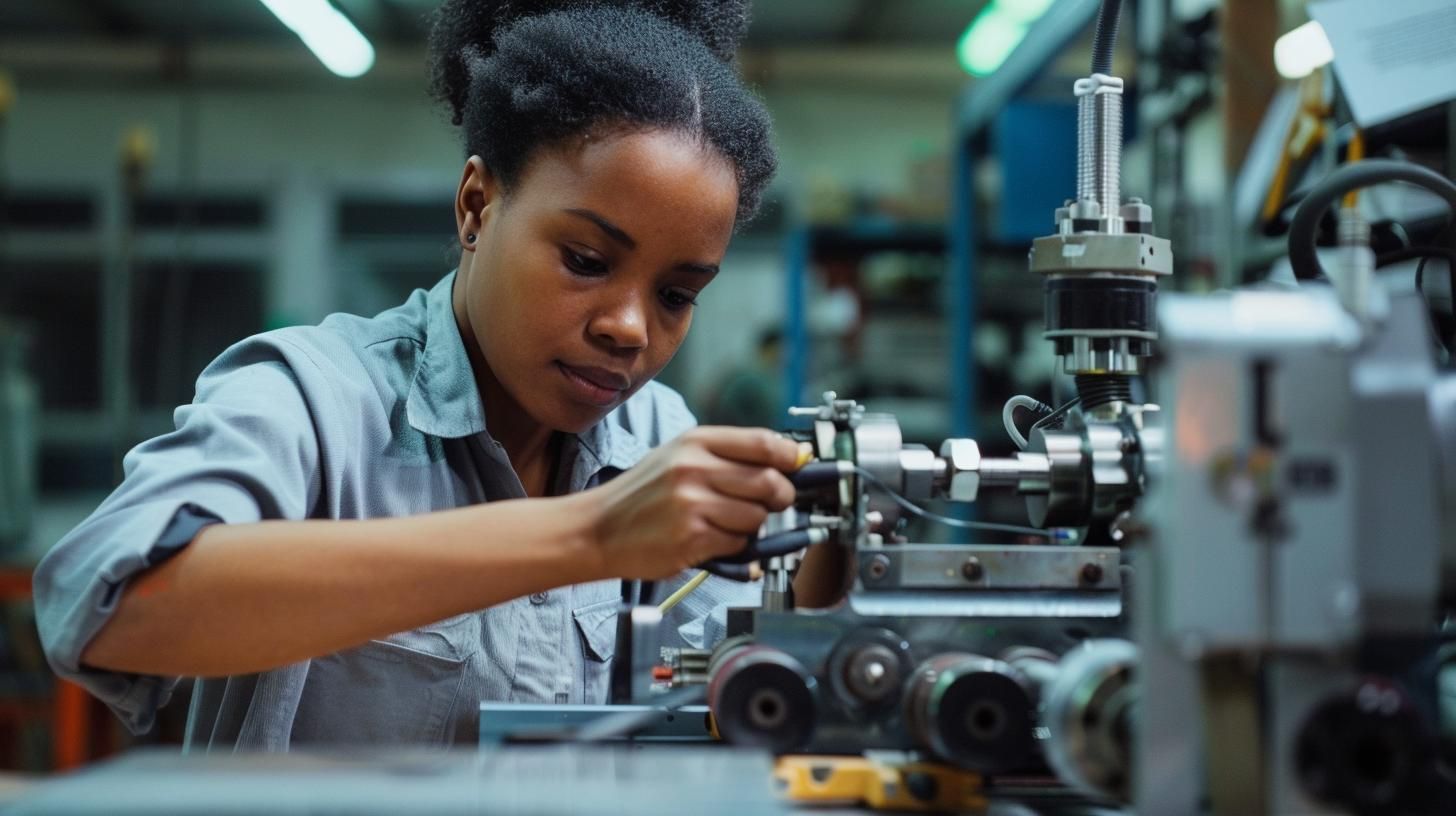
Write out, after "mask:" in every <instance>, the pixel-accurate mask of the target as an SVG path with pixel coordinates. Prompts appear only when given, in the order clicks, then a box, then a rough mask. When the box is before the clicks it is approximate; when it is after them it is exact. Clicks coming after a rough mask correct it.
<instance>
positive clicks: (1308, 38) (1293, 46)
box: [1274, 20, 1335, 79]
mask: <svg viewBox="0 0 1456 816" xmlns="http://www.w3.org/2000/svg"><path fill="white" fill-rule="evenodd" d="M1334 58H1335V50H1334V49H1333V48H1331V47H1330V38H1329V37H1326V36H1325V30H1324V28H1323V27H1322V26H1321V25H1320V24H1319V23H1316V22H1315V21H1313V20H1310V21H1309V22H1307V23H1305V24H1304V25H1302V26H1300V27H1299V28H1296V29H1294V30H1293V31H1291V32H1289V33H1288V34H1285V35H1284V36H1283V37H1280V38H1279V39H1278V40H1276V41H1275V42H1274V68H1275V69H1276V70H1278V71H1279V75H1280V76H1282V77H1284V78H1285V79H1302V78H1304V77H1307V76H1309V75H1310V74H1311V73H1313V72H1314V69H1316V68H1319V67H1320V66H1322V65H1328V64H1329V62H1330V60H1333V59H1334Z"/></svg>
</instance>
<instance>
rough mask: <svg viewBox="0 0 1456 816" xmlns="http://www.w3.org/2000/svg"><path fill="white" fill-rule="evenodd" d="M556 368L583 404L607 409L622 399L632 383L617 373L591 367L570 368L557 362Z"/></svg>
mask: <svg viewBox="0 0 1456 816" xmlns="http://www.w3.org/2000/svg"><path fill="white" fill-rule="evenodd" d="M556 367H557V368H559V369H561V373H562V375H563V376H565V377H566V381H567V383H569V384H570V385H571V386H572V390H573V391H575V392H576V394H577V395H578V396H579V397H580V398H581V400H582V401H583V402H587V403H590V404H592V405H598V406H602V407H606V406H608V405H611V404H612V403H614V402H616V401H617V400H618V399H620V398H621V396H622V393H623V392H625V391H626V390H627V388H628V387H629V386H630V385H631V381H630V380H628V379H627V378H626V377H624V376H623V375H621V374H618V373H617V372H615V371H608V370H606V369H602V368H593V367H591V366H570V365H567V364H566V363H562V362H557V363H556Z"/></svg>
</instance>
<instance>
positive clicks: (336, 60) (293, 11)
mask: <svg viewBox="0 0 1456 816" xmlns="http://www.w3.org/2000/svg"><path fill="white" fill-rule="evenodd" d="M260 2H262V4H263V5H265V6H267V7H268V10H269V11H271V12H273V14H274V16H276V17H277V18H278V19H279V20H282V21H283V24H284V25H286V26H288V27H289V28H291V29H293V33H295V34H297V35H298V38H299V39H301V40H303V44H304V45H306V46H308V50H310V51H312V52H313V55H314V56H316V57H318V58H319V62H322V63H323V64H324V67H325V68H328V69H329V70H330V71H333V72H334V73H336V74H338V75H339V76H341V77H356V76H360V75H361V74H363V73H364V72H366V71H368V70H369V69H370V68H371V67H373V65H374V46H372V45H370V44H369V40H368V38H366V37H365V36H364V35H363V34H362V33H360V32H359V29H357V28H355V27H354V24H353V23H351V22H349V18H348V17H345V16H344V15H343V14H342V13H340V12H339V10H338V9H336V8H334V7H333V5H332V4H331V3H329V2H328V0H260Z"/></svg>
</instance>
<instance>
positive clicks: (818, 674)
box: [634, 4, 1456, 814]
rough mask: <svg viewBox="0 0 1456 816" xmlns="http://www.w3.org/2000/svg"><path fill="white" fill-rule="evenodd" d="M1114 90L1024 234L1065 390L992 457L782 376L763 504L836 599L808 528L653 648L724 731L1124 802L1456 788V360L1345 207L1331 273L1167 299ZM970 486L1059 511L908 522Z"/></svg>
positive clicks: (1319, 798)
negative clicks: (1067, 396) (1296, 284)
mask: <svg viewBox="0 0 1456 816" xmlns="http://www.w3.org/2000/svg"><path fill="white" fill-rule="evenodd" d="M1114 5H1115V4H1114ZM1101 37H1102V32H1101V31H1099V39H1101ZM1109 47H1110V46H1109ZM1099 53H1100V51H1099ZM1121 91H1122V83H1121V81H1120V80H1118V79H1117V78H1115V77H1111V76H1108V75H1106V73H1104V72H1094V73H1093V75H1092V76H1089V77H1088V78H1086V79H1083V80H1080V81H1078V82H1077V84H1076V87H1075V92H1076V94H1077V96H1078V98H1079V104H1080V116H1081V128H1080V133H1079V145H1080V150H1079V156H1078V168H1079V169H1078V190H1077V198H1076V199H1075V200H1071V201H1068V202H1067V204H1066V205H1065V206H1064V207H1062V208H1060V209H1058V210H1057V212H1056V217H1055V223H1056V227H1057V231H1056V233H1055V234H1053V235H1050V236H1047V237H1044V238H1040V239H1038V240H1036V241H1035V243H1034V245H1033V248H1032V251H1031V260H1030V267H1031V271H1032V272H1033V273H1036V274H1039V275H1042V276H1043V277H1044V279H1045V290H1044V291H1045V305H1046V333H1045V336H1046V338H1047V339H1048V340H1050V341H1051V343H1052V345H1053V350H1054V353H1055V354H1056V355H1057V357H1058V359H1059V361H1060V364H1061V369H1062V371H1063V372H1065V373H1066V374H1070V375H1072V376H1074V377H1075V382H1076V388H1077V396H1076V398H1075V399H1072V400H1070V401H1069V402H1067V403H1066V404H1065V405H1063V406H1061V407H1059V408H1057V409H1055V410H1052V409H1051V408H1049V407H1047V406H1042V405H1040V404H1039V403H1037V402H1036V401H1035V400H1030V399H1029V398H1024V397H1017V398H1014V399H1013V401H1012V403H1011V404H1008V411H1007V415H1008V429H1009V430H1011V431H1012V435H1013V438H1014V439H1015V440H1016V441H1017V443H1018V445H1020V446H1021V447H1022V448H1023V449H1022V450H1021V451H1020V452H1019V453H1017V454H1016V455H1015V456H1014V457H1008V458H991V457H985V456H982V455H981V453H980V448H979V446H978V445H977V442H976V441H975V440H974V439H949V440H946V441H945V442H944V443H943V444H942V445H941V446H940V448H939V450H938V451H932V450H929V449H926V448H923V447H918V446H914V445H904V444H902V442H901V437H900V432H899V426H898V425H897V423H896V422H895V420H894V418H893V417H891V416H886V415H877V414H872V413H868V412H866V411H865V410H864V408H863V407H862V406H859V405H856V404H855V403H853V402H850V401H846V400H840V399H837V398H836V397H835V396H834V395H833V394H828V395H826V396H825V399H824V402H823V404H821V405H819V406H814V407H808V408H802V409H796V410H795V412H794V413H796V414H797V415H799V416H801V417H803V418H805V419H807V420H808V421H809V424H810V428H809V429H808V430H807V431H806V432H805V433H804V436H805V437H806V438H807V439H808V440H809V441H811V442H812V443H813V444H814V447H815V450H816V454H817V456H816V461H815V462H814V463H813V464H811V465H809V466H808V467H807V468H806V469H805V472H804V473H803V474H802V475H801V477H800V479H799V484H800V491H799V502H798V505H797V506H796V507H795V508H794V509H793V510H790V511H788V512H787V513H786V514H784V515H783V516H782V517H781V518H776V519H774V520H773V522H772V524H771V529H767V530H765V533H772V532H777V531H782V530H793V529H805V528H813V529H815V530H820V531H822V536H821V537H823V538H827V539H828V543H827V544H825V545H821V546H831V547H836V548H839V550H840V551H841V552H842V553H843V555H844V558H845V560H846V563H847V565H848V567H847V569H846V573H845V591H844V597H843V599H842V602H841V603H839V604H838V605H836V606H833V607H832V608H829V609H824V610H802V609H796V608H794V604H793V599H792V592H791V590H790V586H791V584H790V578H791V575H792V574H793V571H794V569H795V566H796V564H797V562H798V558H799V556H797V555H785V556H776V557H773V558H770V559H765V560H764V561H763V564H764V567H765V569H766V570H767V577H766V579H765V584H764V586H765V591H764V605H763V607H762V608H761V609H754V610H739V611H737V612H736V613H735V616H734V617H733V618H731V619H730V635H732V636H730V638H729V639H727V640H726V641H724V642H723V643H722V644H720V645H719V646H718V647H717V648H716V649H714V650H712V651H711V652H702V653H698V652H692V651H690V650H684V651H677V652H670V653H668V654H666V655H665V658H666V659H667V662H668V663H669V665H670V666H671V668H672V669H673V674H672V677H673V680H672V684H673V685H677V686H684V685H687V686H691V685H695V684H706V688H707V699H708V704H709V706H710V708H711V711H712V713H713V715H714V718H715V721H716V726H717V729H718V731H719V732H720V733H721V735H722V736H723V737H724V738H725V739H726V740H728V741H729V742H733V743H739V744H747V745H756V746H766V747H768V748H771V749H773V750H774V751H775V752H778V753H780V754H786V753H787V754H799V753H809V754H824V753H828V754H833V753H845V754H859V753H862V752H865V751H874V750H883V749H888V750H898V751H909V752H912V753H914V754H915V755H918V756H921V757H928V758H932V759H934V760H937V761H939V762H942V763H945V764H948V765H952V766H956V767H960V768H964V769H969V770H973V771H977V772H980V773H982V774H984V775H986V776H987V777H988V778H989V779H990V780H991V781H992V782H993V783H994V782H995V780H997V779H1004V778H1008V777H1016V776H1022V775H1025V774H1042V775H1047V774H1050V775H1053V776H1054V777H1055V778H1056V779H1058V780H1060V782H1061V783H1063V784H1064V785H1066V786H1068V787H1070V788H1072V789H1074V790H1076V791H1079V792H1081V793H1083V794H1085V795H1087V796H1089V797H1092V798H1094V799H1099V800H1104V801H1118V802H1121V803H1124V804H1127V805H1130V806H1131V807H1132V808H1133V809H1134V810H1135V811H1137V812H1141V813H1147V814H1181V813H1201V812H1213V813H1228V814H1260V813H1269V814H1274V813H1279V814H1283V813H1362V814H1363V813H1432V814H1434V813H1450V812H1456V811H1453V808H1456V795H1453V791H1456V781H1453V780H1456V776H1453V774H1456V766H1452V765H1451V764H1446V763H1443V758H1442V753H1443V728H1444V740H1445V742H1444V749H1445V751H1446V752H1447V754H1448V756H1447V759H1448V760H1449V752H1450V746H1451V738H1452V721H1451V718H1450V717H1449V715H1448V716H1447V717H1446V718H1444V719H1443V717H1442V714H1441V711H1440V708H1441V700H1440V697H1439V695H1438V682H1440V681H1439V678H1440V676H1441V672H1442V671H1443V665H1442V664H1443V661H1444V663H1445V665H1444V670H1445V671H1446V672H1447V674H1446V677H1447V683H1448V684H1449V683H1450V681H1451V679H1453V678H1456V675H1453V674H1451V672H1452V670H1453V669H1452V667H1453V666H1456V657H1453V650H1452V647H1451V646H1450V645H1449V641H1450V638H1451V634H1450V629H1449V628H1443V621H1444V620H1446V619H1447V618H1446V616H1448V615H1449V614H1450V613H1451V611H1452V610H1453V608H1456V375H1453V374H1451V373H1449V372H1443V371H1441V370H1439V369H1438V367H1437V365H1436V363H1435V359H1434V356H1433V353H1432V348H1431V346H1432V344H1431V340H1430V336H1429V333H1428V330H1427V327H1426V315H1425V312H1424V307H1423V303H1422V301H1421V300H1420V298H1419V297H1417V296H1415V295H1408V296H1386V294H1385V293H1384V290H1382V289H1381V288H1380V286H1379V285H1378V283H1377V282H1376V280H1375V278H1374V273H1373V263H1372V257H1371V254H1370V250H1369V246H1368V230H1367V229H1363V228H1362V224H1361V223H1360V222H1359V219H1358V218H1357V217H1356V216H1355V215H1354V213H1353V211H1346V212H1343V213H1342V214H1341V230H1340V238H1341V249H1340V250H1339V253H1340V257H1339V260H1338V264H1337V266H1336V268H1335V269H1332V270H1330V271H1329V276H1330V277H1331V278H1332V279H1333V281H1334V283H1335V286H1333V287H1331V286H1322V285H1317V284H1316V285H1307V286H1305V287H1303V288H1301V289H1298V290H1294V291H1239V292H1230V293H1223V294H1218V295H1212V296H1201V297H1192V296H1176V295H1175V296H1166V297H1164V298H1162V299H1161V300H1159V299H1158V298H1157V288H1158V279H1159V278H1160V277H1162V276H1165V275H1168V274H1170V273H1171V270H1172V251H1171V247H1170V246H1169V243H1168V242H1167V241H1166V240H1163V239H1159V238H1157V237H1155V236H1153V235H1152V234H1151V230H1152V212H1151V209H1150V208H1149V207H1148V206H1147V205H1145V204H1143V203H1142V202H1140V201H1137V200H1130V201H1127V202H1124V201H1122V200H1121V198H1120V193H1119V188H1118V172H1119V167H1118V165H1119V151H1120V149H1121V136H1120V129H1121V107H1120V105H1121ZM1368 169H1369V168H1367V170H1368ZM1432 175H1434V174H1432ZM1437 178H1439V177H1437ZM1377 180H1378V179H1376V178H1374V177H1370V176H1369V174H1368V173H1366V174H1365V176H1364V177H1361V178H1357V179H1352V180H1350V181H1349V183H1348V184H1346V186H1345V187H1341V188H1340V190H1341V191H1343V190H1344V189H1348V187H1349V186H1352V185H1355V184H1366V183H1374V182H1375V181H1377ZM1406 180H1410V179H1406ZM1418 183H1419V182H1418ZM1430 183H1431V184H1432V185H1434V184H1435V182H1430ZM1444 183H1445V184H1447V185H1449V184H1450V182H1444ZM1451 189H1452V191H1453V192H1450V194H1449V195H1448V196H1447V197H1448V199H1450V200H1452V201H1456V186H1453V187H1452V188H1451ZM1443 195H1447V193H1444V192H1443ZM1333 200H1334V199H1333V197H1332V196H1323V197H1320V196H1313V195H1312V196H1311V201H1308V202H1306V205H1307V206H1311V207H1320V208H1324V207H1327V206H1328V204H1329V203H1330V202H1331V201H1333ZM1318 215H1319V213H1316V214H1315V216H1314V218H1315V220H1317V219H1318ZM1296 240H1301V241H1302V240H1303V237H1302V236H1301V237H1298V238H1296V237H1295V236H1293V235H1292V236H1291V243H1292V244H1293V243H1294V242H1295V241H1296ZM1311 244H1312V239H1311ZM1311 254H1312V253H1311ZM1315 263H1316V265H1317V263H1318V262H1317V261H1316V262H1315ZM1155 353H1156V355H1157V362H1156V365H1149V362H1148V361H1149V360H1150V358H1152V357H1153V356H1154V354H1155ZM1144 385H1146V388H1147V390H1148V391H1149V392H1151V393H1153V394H1155V395H1156V396H1157V398H1158V400H1159V402H1158V403H1157V404H1153V403H1151V402H1148V401H1147V400H1145V399H1141V398H1139V397H1136V396H1135V394H1137V393H1138V392H1139V391H1140V390H1141V388H1142V386H1144ZM1015 407H1026V408H1029V409H1031V410H1032V411H1034V412H1036V413H1038V414H1039V416H1038V418H1037V419H1036V421H1035V423H1034V424H1033V425H1032V426H1031V429H1030V432H1029V433H1027V434H1025V435H1024V436H1023V435H1022V434H1021V432H1020V431H1019V430H1018V429H1017V428H1016V427H1015V424H1014V409H1015ZM983 491H1015V492H1017V493H1019V494H1020V495H1022V496H1023V497H1025V501H1026V507H1027V514H1028V518H1029V520H1030V522H1031V523H1032V524H1033V525H1034V526H1035V527H1034V528H1033V529H1029V530H1020V529H1013V530H1012V531H1013V532H1019V533H1021V534H1023V535H1025V534H1034V535H1036V536H1040V537H1044V538H1045V539H1046V541H1047V542H1050V543H1039V544H1020V543H1019V544H1009V545H1004V546H988V545H946V544H923V543H916V542H912V541H908V540H905V539H904V538H903V537H902V536H900V535H899V534H898V529H899V527H898V522H899V520H900V519H901V517H902V516H903V515H904V514H905V513H907V512H921V513H923V512H924V511H921V510H919V509H918V507H917V505H916V504H915V502H917V501H919V500H922V499H928V498H941V499H948V500H950V501H953V502H974V501H975V500H976V499H977V497H978V496H979V495H980V494H981V493H982V492H983ZM951 522H952V523H956V522H955V521H954V520H951ZM960 523H961V524H962V525H964V526H969V525H968V524H967V523H965V522H960ZM643 631H644V632H645V631H646V630H645V629H644V630H643ZM634 654H635V655H636V657H637V658H638V659H639V660H640V661H645V662H651V661H652V660H653V659H654V658H656V657H657V656H656V655H650V654H646V653H644V652H643V650H641V649H638V650H636V652H635V653H634ZM647 668H648V667H647V666H646V665H639V666H638V667H636V671H637V673H638V674H639V675H640V674H641V673H642V672H644V671H646V670H647ZM643 690H644V686H641V685H639V686H638V689H637V691H638V692H639V694H640V693H641V692H642V691H643ZM1447 705H1448V707H1449V706H1450V703H1449V701H1448V703H1447Z"/></svg>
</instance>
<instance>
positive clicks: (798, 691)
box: [708, 644, 816, 753]
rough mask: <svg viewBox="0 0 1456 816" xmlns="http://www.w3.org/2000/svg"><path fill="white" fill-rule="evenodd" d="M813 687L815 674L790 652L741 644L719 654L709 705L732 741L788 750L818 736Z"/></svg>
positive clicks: (710, 687)
mask: <svg viewBox="0 0 1456 816" xmlns="http://www.w3.org/2000/svg"><path fill="white" fill-rule="evenodd" d="M814 688H815V682H814V677H813V675H811V674H810V673H809V672H807V671H805V669H804V667H803V665H801V664H800V663H799V661H797V660H795V659H794V658H792V657H790V656H789V655H788V654H785V653H784V652H781V651H779V650H778V649H773V648H769V647H767V646H759V645H756V644H742V645H738V646H736V647H734V648H731V649H729V650H728V651H726V652H723V653H721V656H715V659H714V661H713V666H712V669H711V675H710V677H709V679H708V706H709V707H710V708H711V709H712V712H713V719H714V720H715V721H716V722H717V724H718V732H719V733H720V734H722V735H723V738H724V739H725V740H727V741H728V742H731V743H733V744H735V745H751V746H755V747H760V748H768V749H769V750H771V751H774V752H775V753H786V752H788V751H793V750H795V749H797V748H801V747H803V746H804V745H806V744H807V743H808V742H809V738H810V737H811V736H813V734H814V723H815V719H816V716H815V702H814Z"/></svg>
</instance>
